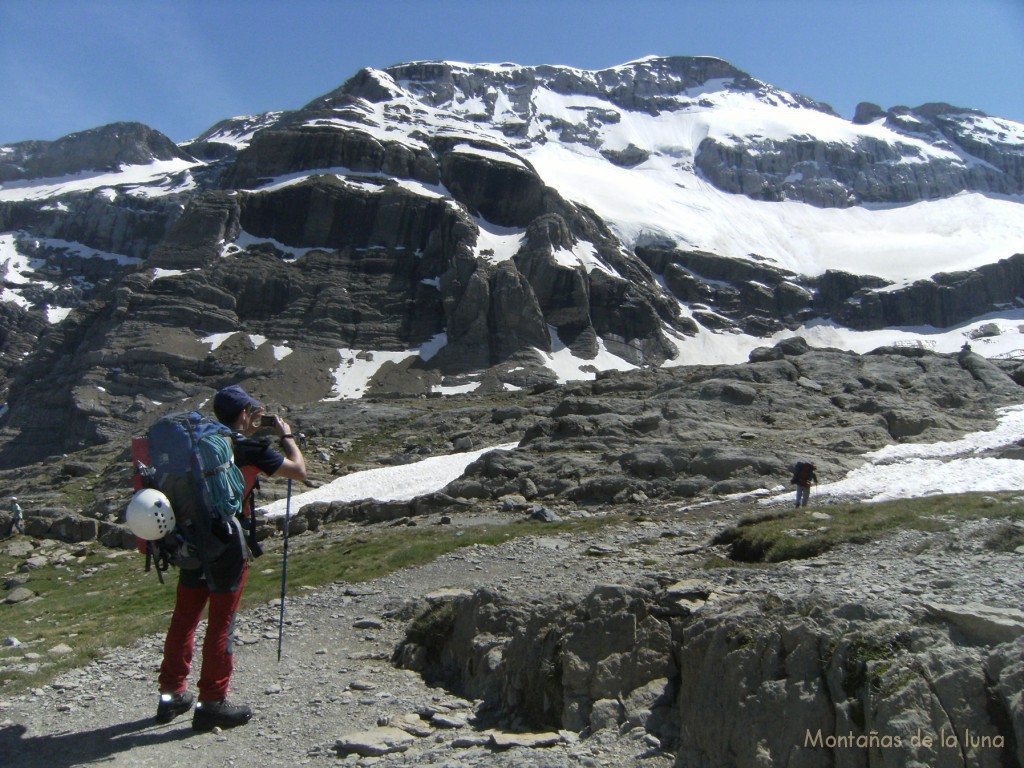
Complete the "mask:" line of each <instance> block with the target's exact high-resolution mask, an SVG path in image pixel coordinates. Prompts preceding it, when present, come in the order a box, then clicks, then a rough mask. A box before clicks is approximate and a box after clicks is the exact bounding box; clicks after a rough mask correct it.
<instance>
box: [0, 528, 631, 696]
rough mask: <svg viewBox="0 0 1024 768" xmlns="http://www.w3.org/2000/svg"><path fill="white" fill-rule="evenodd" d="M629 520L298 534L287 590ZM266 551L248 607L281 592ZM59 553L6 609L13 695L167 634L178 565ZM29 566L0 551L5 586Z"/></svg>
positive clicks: (275, 544)
mask: <svg viewBox="0 0 1024 768" xmlns="http://www.w3.org/2000/svg"><path fill="white" fill-rule="evenodd" d="M624 520H625V517H624V516H618V515H609V516H607V517H591V518H586V519H581V520H569V521H564V522H561V523H545V524H543V525H541V524H539V523H530V522H528V521H516V522H512V523H505V524H500V525H481V526H465V527H457V526H434V525H431V526H426V525H424V526H416V527H401V528H383V529H380V528H377V529H369V528H367V529H359V530H358V531H356V532H353V533H352V534H351V535H348V536H338V535H336V533H335V534H333V535H328V536H318V535H315V534H308V535H303V536H296V537H293V538H292V539H291V540H290V541H289V551H288V594H289V595H294V594H296V590H298V589H300V588H302V587H318V586H322V585H324V584H329V583H332V582H335V581H344V582H349V583H358V582H362V581H369V580H371V579H375V578H379V577H381V576H385V575H387V574H389V573H392V572H394V571H396V570H399V569H402V568H409V567H412V566H416V565H422V564H424V563H428V562H431V561H432V560H434V559H436V558H438V557H440V556H441V555H444V554H447V553H449V552H453V551H455V550H457V549H460V548H463V547H467V546H474V545H477V546H493V545H497V544H502V543H504V542H506V541H509V540H511V539H514V538H518V537H524V536H558V535H560V534H563V533H569V534H580V533H585V532H587V531H592V530H595V529H598V528H601V527H603V526H606V525H612V524H617V523H621V522H623V521H624ZM264 548H265V549H266V550H267V552H266V554H265V555H264V556H263V557H261V558H259V559H258V560H256V561H255V562H254V563H253V565H252V566H251V568H250V573H249V580H248V584H247V585H246V590H245V595H244V596H243V598H242V610H245V609H246V607H251V606H254V605H261V604H264V603H266V602H268V601H269V600H272V599H274V598H276V597H280V595H281V561H282V550H281V542H280V540H273V541H270V542H265V547H264ZM54 549H63V550H75V551H82V552H83V554H81V555H80V556H78V557H74V558H70V559H69V560H68V561H67V562H66V563H64V564H62V565H50V566H46V567H44V568H40V569H37V570H34V571H31V572H30V573H29V574H28V576H29V580H28V581H27V582H26V584H25V585H24V586H25V587H26V588H28V589H31V590H32V591H33V592H35V593H36V594H37V595H38V596H39V598H40V599H35V600H31V601H25V602H22V603H17V604H14V605H4V604H0V626H2V627H3V629H2V630H0V639H2V637H8V636H11V637H15V638H17V639H18V641H19V642H20V643H21V645H20V646H19V647H16V648H0V693H3V694H7V695H10V694H13V693H17V692H19V691H23V690H26V689H28V688H32V687H36V686H38V685H42V684H45V683H47V682H48V681H50V680H52V679H53V678H54V677H55V676H57V675H58V674H60V673H61V672H64V671H66V670H68V669H73V668H75V667H80V666H82V665H84V664H86V663H88V662H89V661H91V660H93V659H96V658H99V657H101V656H103V655H104V654H105V653H106V652H107V651H108V650H109V649H112V648H116V647H123V646H126V645H130V644H131V643H132V642H134V641H135V640H137V639H139V638H140V637H144V636H146V635H150V634H157V633H162V632H164V631H166V629H167V625H168V623H169V621H170V615H171V612H172V610H173V609H174V593H175V586H176V584H177V579H178V575H177V572H176V571H175V570H174V569H171V570H170V571H169V572H168V573H166V574H165V575H164V579H165V583H164V584H163V585H161V584H160V583H159V580H158V579H157V576H156V574H155V573H152V572H151V573H146V572H145V571H144V566H145V558H144V557H143V556H142V555H140V554H138V553H135V552H128V551H124V550H114V551H112V550H107V549H105V548H103V547H102V546H100V545H98V544H95V543H90V544H89V545H88V546H83V545H60V546H59V547H54V548H50V550H49V551H50V552H51V553H52V551H53V550H54ZM23 560H24V558H15V557H12V556H10V555H4V554H0V573H3V574H6V576H5V577H4V579H5V580H7V579H9V578H12V577H13V576H15V575H16V573H17V568H18V566H19V565H20V564H21V563H22V562H23ZM0 594H3V593H0ZM60 644H65V645H67V646H69V647H70V648H71V653H69V654H67V655H65V656H60V657H57V658H51V657H50V655H49V654H48V651H49V650H50V649H51V648H53V647H54V646H57V645H60ZM26 653H31V654H38V655H39V658H38V659H37V661H38V663H39V664H40V669H39V670H38V672H34V673H25V672H17V671H15V670H14V669H13V668H12V664H11V661H13V660H15V659H18V658H19V657H23V656H24V655H25V654H26ZM19 663H24V662H23V661H22V662H19Z"/></svg>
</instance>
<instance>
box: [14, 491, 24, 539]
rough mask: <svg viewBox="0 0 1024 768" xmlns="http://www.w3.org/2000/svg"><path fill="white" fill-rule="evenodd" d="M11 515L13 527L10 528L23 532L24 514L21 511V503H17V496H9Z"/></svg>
mask: <svg viewBox="0 0 1024 768" xmlns="http://www.w3.org/2000/svg"><path fill="white" fill-rule="evenodd" d="M11 516H12V517H13V518H14V527H13V528H12V529H11V530H13V531H17V532H18V533H21V534H24V533H25V526H24V522H25V515H24V513H23V512H22V511H21V505H20V504H19V503H18V497H17V496H11Z"/></svg>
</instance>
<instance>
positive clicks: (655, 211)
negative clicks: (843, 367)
mask: <svg viewBox="0 0 1024 768" xmlns="http://www.w3.org/2000/svg"><path fill="white" fill-rule="evenodd" d="M737 115H743V116H745V117H744V120H743V121H739V122H738V120H739V118H738V117H737ZM751 120H753V125H754V127H753V128H751V127H750V125H751V122H750V121H751ZM743 126H747V127H746V128H744V129H743V130H740V129H741V128H742V127H743ZM769 128H771V129H772V130H768V129H769ZM1022 136H1024V129H1022V128H1021V126H1019V125H1017V124H1015V123H1009V122H1008V121H1001V120H998V119H996V118H989V117H987V116H985V115H982V114H981V113H978V112H976V111H972V110H960V109H956V108H953V107H949V106H947V105H934V104H933V105H924V106H922V107H920V108H916V109H912V110H911V109H906V108H902V107H899V108H893V109H891V110H889V111H887V112H885V111H882V110H881V109H880V108H875V107H873V106H872V105H863V106H862V108H861V109H859V110H858V115H857V118H856V119H855V120H854V121H853V122H847V121H844V120H842V119H841V118H840V117H838V116H837V115H835V114H834V112H833V111H832V110H831V109H830V108H829V107H827V106H826V105H822V104H819V103H816V102H814V101H813V100H811V99H809V98H806V97H803V96H799V95H793V94H787V93H785V92H783V91H780V90H779V89H776V88H774V87H772V86H770V85H768V84H765V83H762V82H760V81H758V80H756V79H754V78H753V77H751V76H750V75H748V74H746V73H744V72H741V71H739V70H737V69H736V68H734V67H732V66H731V65H729V64H728V63H726V62H723V61H721V60H718V59H712V58H700V57H697V58H692V57H669V58H650V59H645V60H641V61H638V62H632V63H630V64H625V65H622V66H620V67H614V68H611V69H607V70H602V71H599V72H584V71H580V70H574V69H571V68H567V67H550V66H542V67H519V66H515V65H479V66H469V65H460V64H451V63H445V62H419V63H411V64H402V65H398V66H395V67H390V68H388V69H386V70H371V69H366V70H362V71H360V72H358V73H357V74H356V75H355V76H353V77H352V78H351V79H349V80H348V81H347V82H345V83H344V84H343V85H342V86H341V87H340V88H338V89H337V90H335V91H333V92H331V93H328V94H326V95H324V96H323V97H321V98H318V99H316V100H314V101H312V102H311V103H309V104H307V105H305V106H304V107H302V108H300V109H297V110H293V111H288V112H279V113H269V114H266V115H260V116H250V117H240V118H233V119H229V120H225V121H223V122H222V123H219V124H218V125H216V126H214V127H212V128H211V129H210V130H209V131H207V132H206V133H204V134H203V135H202V136H200V137H197V138H196V139H195V140H193V141H190V142H186V143H184V144H182V145H175V144H173V143H172V142H170V141H169V140H168V139H166V137H164V136H162V135H161V134H159V133H158V132H157V131H154V130H152V129H150V128H148V127H146V126H142V125H138V124H131V123H125V124H117V125H112V126H106V127H103V128H97V129H95V130H92V131H85V132H82V133H79V134H74V135H72V136H68V137H65V138H63V139H60V140H58V141H55V142H24V143H21V144H17V145H12V146H8V147H0V187H2V188H0V259H2V261H3V263H4V264H5V265H6V274H5V281H6V282H5V285H6V289H7V290H6V293H5V297H4V299H5V301H4V304H3V307H2V312H0V390H2V391H3V392H4V400H5V401H6V403H7V405H8V410H7V412H6V415H4V416H2V417H0V419H2V421H0V465H2V466H14V465H16V464H18V463H23V462H28V461H36V460H39V459H42V458H44V457H46V456H50V455H52V454H54V453H62V452H67V451H71V450H75V449H78V448H81V447H84V446H88V445H94V444H97V443H99V442H103V441H106V440H115V439H117V440H120V439H124V437H125V436H126V435H127V434H129V433H131V432H133V431H138V430H139V429H140V428H141V427H142V426H143V425H145V424H147V423H148V422H149V421H150V420H151V419H152V418H153V416H154V415H155V412H157V411H159V410H161V409H166V408H168V407H175V408H182V407H191V406H193V405H195V404H197V403H199V402H202V401H203V400H204V399H205V398H206V397H208V396H209V394H210V392H211V390H212V389H213V388H215V387H218V386H221V385H223V384H225V383H228V382H234V381H241V382H243V383H245V384H246V385H247V386H249V387H250V388H252V389H253V390H254V391H255V392H256V393H257V394H258V395H260V396H261V397H265V398H270V399H272V400H280V401H285V400H287V401H292V402H305V403H313V402H318V401H320V400H333V399H337V398H339V397H348V396H351V395H352V393H351V392H348V391H344V390H345V387H344V386H343V385H341V384H339V382H341V381H343V380H344V377H345V373H346V371H348V370H350V369H351V368H352V367H353V365H354V363H353V361H355V360H357V359H365V360H367V361H369V360H372V359H373V355H374V354H376V355H378V360H379V359H386V360H388V361H391V362H389V363H388V366H387V368H386V370H385V369H382V370H381V371H380V373H379V375H378V376H376V377H374V378H371V379H370V380H369V381H367V382H366V383H365V384H363V385H361V388H360V392H362V393H364V394H365V393H366V392H373V393H375V394H378V395H415V396H420V395H423V396H429V395H436V394H440V393H443V392H446V391H451V389H446V387H456V386H460V387H465V386H469V385H471V384H474V383H475V384H476V385H477V386H483V387H490V388H493V389H495V390H498V389H507V388H522V387H530V386H536V385H538V384H544V383H551V382H553V381H555V380H558V379H560V378H565V377H566V374H565V373H563V372H562V370H561V369H560V368H559V366H560V365H563V363H556V362H555V361H556V355H559V354H563V355H565V354H567V355H568V358H565V357H561V358H557V359H558V360H563V361H564V360H566V359H569V360H571V367H572V368H573V369H574V371H575V375H576V376H588V375H589V376H592V375H593V374H594V372H595V371H596V370H602V369H606V368H609V367H650V366H654V367H657V366H661V365H664V364H666V363H667V364H680V363H686V362H687V352H686V343H687V340H689V339H692V338H694V337H695V336H697V335H703V334H706V333H710V334H712V336H711V337H709V338H713V337H714V334H737V333H739V334H747V335H750V336H755V337H767V336H770V335H772V334H776V333H780V332H785V331H787V330H791V329H796V328H799V327H801V326H802V325H803V324H806V323H808V322H811V321H813V320H815V319H827V320H830V321H833V322H836V323H839V324H842V325H844V326H846V327H849V328H854V329H862V330H867V329H879V328H885V327H890V326H894V325H899V326H913V325H925V324H928V325H933V326H936V327H949V326H951V325H954V324H957V323H962V322H965V321H967V320H970V319H972V318H975V317H978V316H980V315H982V314H984V313H987V312H993V311H997V310H998V311H1006V310H1008V309H1012V308H1014V307H1016V306H1018V304H1019V303H1020V297H1021V295H1022V291H1024V284H1022V283H1024V275H1022V273H1021V270H1020V268H1019V260H1020V258H1021V257H1020V256H1019V255H1015V254H1014V253H1013V252H1001V251H998V250H996V252H997V253H998V258H995V259H989V260H988V261H987V262H985V263H978V259H977V258H975V259H974V261H972V264H973V266H972V267H971V268H968V269H964V270H958V271H941V270H935V274H934V275H932V276H931V277H922V278H920V279H916V280H914V281H910V282H907V283H906V284H903V283H899V282H897V281H895V280H894V279H893V278H892V277H891V275H890V276H889V277H879V276H876V275H872V274H870V273H867V274H865V273H863V272H861V271H859V270H858V268H857V266H856V265H855V264H853V263H850V264H849V265H844V268H843V269H835V268H829V269H819V268H817V267H815V268H813V269H808V270H806V271H802V270H801V269H794V268H793V267H792V266H791V265H789V264H788V262H785V260H784V259H780V258H779V257H778V256H775V257H771V258H769V257H761V256H758V255H757V254H750V253H739V254H737V253H734V252H733V249H732V248H731V247H724V246H723V248H722V250H715V248H705V247H694V244H695V243H696V244H698V245H700V244H702V242H703V240H704V239H705V238H704V237H703V236H701V237H697V236H696V234H694V233H692V232H690V229H691V228H694V229H696V230H702V229H705V228H706V226H707V225H705V224H701V223H700V217H699V216H697V217H696V218H689V217H691V216H693V215H694V211H696V210H698V209H699V206H698V207H697V208H695V207H694V205H693V204H691V203H686V205H685V206H684V207H683V208H678V207H677V208H673V207H671V206H672V205H676V203H674V202H672V203H671V204H670V201H667V200H666V201H662V200H660V199H658V196H657V195H656V194H654V193H651V195H652V196H650V197H648V198H645V199H644V200H636V199H634V195H633V192H632V189H633V187H632V186H630V187H624V188H622V189H621V190H617V189H616V185H617V184H619V183H621V182H622V181H624V180H627V179H628V180H630V184H631V185H632V184H633V183H635V182H636V180H638V179H645V178H647V179H649V178H653V176H654V175H656V174H662V176H660V177H659V178H662V179H663V180H666V179H667V180H668V181H669V182H671V183H670V184H669V186H668V187H666V189H673V190H683V189H697V188H698V187H699V188H701V189H704V188H705V186H706V185H707V184H709V183H710V184H711V185H713V187H714V191H713V193H712V195H713V197H708V198H707V199H708V200H709V201H711V200H712V199H713V200H718V201H722V200H727V201H728V200H733V201H734V199H738V198H743V199H748V198H749V199H752V200H758V201H773V202H774V203H778V204H779V205H781V204H782V201H788V202H787V203H786V204H787V205H790V204H792V202H793V201H801V205H802V206H804V207H805V208H808V209H816V208H820V207H822V206H832V207H836V208H846V209H849V208H851V207H852V208H858V207H860V206H862V205H863V204H867V203H870V204H873V205H877V204H882V203H885V204H894V203H900V204H911V203H915V202H920V201H927V200H936V199H942V200H948V199H950V198H951V196H954V195H956V194H958V193H971V194H981V195H987V196H989V197H985V198H984V199H985V200H986V201H990V200H995V198H994V197H993V196H995V195H1004V196H1005V195H1015V194H1018V193H1020V192H1021V185H1022V166H1021V157H1022V156H1024V154H1022V152H1024V151H1022V149H1021V147H1022V146H1024V141H1022V138H1021V137H1022ZM587 173H599V174H628V175H626V176H623V175H608V176H607V177H606V179H605V181H603V182H601V184H595V183H589V182H579V183H577V181H573V179H574V174H581V175H580V176H579V178H581V179H585V178H589V177H587V176H586V174H587ZM666 174H667V175H666ZM593 178H595V179H597V178H605V177H603V176H601V177H599V176H595V177H593ZM580 184H582V186H580ZM602 184H603V185H604V186H602ZM702 194H703V193H702ZM616 197H618V198H619V202H621V203H622V204H623V205H628V206H633V205H638V206H639V207H640V209H641V213H639V214H637V216H639V219H638V220H633V219H630V218H629V217H626V218H619V217H618V216H617V215H611V214H609V210H610V209H607V208H606V207H605V201H607V200H608V199H614V198H616ZM972 200H973V198H972ZM663 202H664V205H665V210H667V211H669V212H670V213H671V212H680V211H685V212H687V213H686V217H687V218H685V222H684V224H681V225H680V227H679V228H677V229H678V230H679V231H676V232H675V234H671V233H668V234H666V230H665V226H664V224H663V223H662V222H664V220H665V213H664V211H663V210H662V203H663ZM998 202H1000V204H1004V203H1005V204H1006V205H1011V203H1010V202H1005V201H1002V200H1000V201H998ZM599 204H600V205H599ZM718 204H719V203H715V205H718ZM730 204H731V203H730ZM982 204H983V205H988V204H989V203H988V202H985V203H982ZM709 205H710V202H709ZM613 208H614V205H613ZM708 210H712V209H710V208H709V209H708ZM758 210H761V209H758ZM779 210H782V209H779ZM787 210H790V209H787ZM1014 210H1015V209H1014ZM631 215H632V214H631ZM716 215H717V214H716ZM709 221H710V220H709ZM714 222H717V223H713V224H712V227H711V228H712V230H713V234H712V236H711V237H710V240H708V243H709V245H714V244H715V243H716V242H718V240H720V239H721V238H722V237H726V235H727V232H726V230H728V229H731V228H732V227H733V226H734V225H733V223H732V222H730V223H728V224H727V225H726V224H725V223H724V222H719V220H718V219H715V220H714ZM757 226H760V225H754V224H752V225H751V230H750V232H749V233H747V234H749V235H751V236H753V237H755V238H758V237H761V238H762V241H763V243H764V244H765V245H768V244H771V243H773V242H776V241H777V239H778V238H777V233H776V232H774V230H773V231H768V230H766V231H765V232H763V233H762V234H759V233H758V232H757V231H756V227H757ZM1011 229H1012V228H1011ZM1000 232H1002V230H1000ZM995 234H997V235H998V233H995ZM669 235H671V236H669ZM745 236H746V235H745ZM999 237H1002V235H999ZM723 242H724V241H723ZM998 242H999V243H1003V242H1005V240H999V241H998ZM992 248H996V246H995V245H993V246H992ZM990 250H991V249H990ZM359 355H362V356H363V358H359V357H358V356H359ZM378 366H379V363H378ZM54 423H59V424H61V425H62V428H61V429H59V430H58V429H54V428H53V424H54Z"/></svg>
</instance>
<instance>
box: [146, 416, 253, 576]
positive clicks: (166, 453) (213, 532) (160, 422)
mask: <svg viewBox="0 0 1024 768" xmlns="http://www.w3.org/2000/svg"><path fill="white" fill-rule="evenodd" d="M142 443H144V446H143V445H142ZM132 448H133V454H134V456H133V458H134V459H135V462H136V471H137V473H138V478H139V479H137V481H136V485H137V486H141V487H152V488H157V489H159V490H160V491H162V492H163V493H164V494H165V495H166V496H167V498H168V499H169V500H170V503H171V507H172V509H173V510H174V517H175V521H176V526H175V529H174V531H172V532H171V533H169V534H168V535H167V536H165V537H164V538H163V539H160V540H158V541H156V542H148V543H147V548H146V554H147V558H146V569H147V570H149V567H150V560H151V558H152V559H153V560H155V562H156V567H157V573H158V574H159V573H160V572H161V571H162V570H166V569H167V567H168V565H177V566H179V567H182V568H191V569H198V568H202V569H203V570H204V571H206V572H207V573H209V569H208V564H209V562H210V560H212V559H214V558H216V556H217V555H218V554H220V553H221V552H223V551H224V549H225V548H226V547H227V546H228V545H229V544H231V543H232V541H233V540H236V539H237V541H238V542H239V545H240V546H241V547H242V548H243V551H244V550H245V540H244V535H243V533H242V530H241V527H240V526H239V524H238V521H237V517H238V516H239V515H241V513H242V497H243V493H244V491H245V480H244V478H243V477H242V471H241V470H240V469H239V468H238V466H237V465H236V464H235V462H234V456H233V453H232V443H231V430H229V429H228V428H227V427H226V426H224V425H223V424H221V423H219V422H217V421H214V420H212V419H209V418H207V417H205V416H203V415H202V414H200V413H196V412H191V413H175V414H170V415H168V416H163V417H161V418H160V419H157V421H156V422H154V424H153V425H152V426H151V427H150V428H149V433H148V436H147V439H146V440H145V441H141V440H135V441H133V444H132ZM143 454H144V455H145V457H144V458H143ZM141 548H142V547H141V545H140V549H141ZM161 580H162V579H161Z"/></svg>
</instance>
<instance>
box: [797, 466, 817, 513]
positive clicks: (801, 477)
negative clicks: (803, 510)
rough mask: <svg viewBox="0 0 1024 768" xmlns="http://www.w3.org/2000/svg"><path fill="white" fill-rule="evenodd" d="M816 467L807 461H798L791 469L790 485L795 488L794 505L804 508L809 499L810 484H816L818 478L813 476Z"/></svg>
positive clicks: (815, 475)
mask: <svg viewBox="0 0 1024 768" xmlns="http://www.w3.org/2000/svg"><path fill="white" fill-rule="evenodd" d="M815 470H817V467H816V466H814V465H813V464H811V463H810V462H808V461H798V462H797V464H796V466H795V467H794V468H793V478H792V480H790V483H792V484H793V485H795V486H796V505H797V507H806V506H807V502H808V501H809V500H810V498H811V483H814V484H815V485H817V484H818V476H817V474H815Z"/></svg>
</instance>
